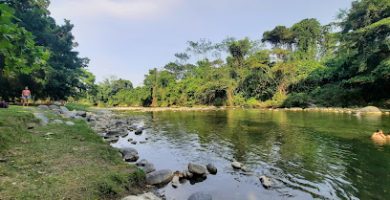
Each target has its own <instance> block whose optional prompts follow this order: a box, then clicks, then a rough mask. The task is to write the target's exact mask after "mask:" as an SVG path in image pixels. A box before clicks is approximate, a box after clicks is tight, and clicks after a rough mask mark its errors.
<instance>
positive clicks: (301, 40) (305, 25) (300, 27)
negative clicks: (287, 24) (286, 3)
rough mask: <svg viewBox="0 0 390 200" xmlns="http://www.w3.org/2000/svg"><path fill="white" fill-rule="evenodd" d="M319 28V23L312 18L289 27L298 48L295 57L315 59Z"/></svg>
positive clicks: (319, 35)
mask: <svg viewBox="0 0 390 200" xmlns="http://www.w3.org/2000/svg"><path fill="white" fill-rule="evenodd" d="M321 29H322V28H321V24H320V23H319V22H318V20H316V19H313V18H312V19H304V20H302V21H300V22H298V23H296V24H294V25H293V26H292V27H291V30H292V32H293V34H294V38H295V43H296V46H297V48H298V50H297V52H296V57H297V59H303V60H307V59H316V56H317V53H318V43H319V41H320V38H321Z"/></svg>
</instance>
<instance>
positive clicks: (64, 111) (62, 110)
mask: <svg viewBox="0 0 390 200" xmlns="http://www.w3.org/2000/svg"><path fill="white" fill-rule="evenodd" d="M60 110H61V112H62V113H66V112H69V110H68V108H67V107H65V106H60Z"/></svg>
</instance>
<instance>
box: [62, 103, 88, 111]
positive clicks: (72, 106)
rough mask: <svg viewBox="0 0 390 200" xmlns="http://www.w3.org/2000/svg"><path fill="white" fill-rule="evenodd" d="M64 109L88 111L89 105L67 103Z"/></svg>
mask: <svg viewBox="0 0 390 200" xmlns="http://www.w3.org/2000/svg"><path fill="white" fill-rule="evenodd" d="M65 107H66V108H68V109H69V110H83V111H88V109H89V107H91V105H90V104H82V103H67V104H66V105H65Z"/></svg>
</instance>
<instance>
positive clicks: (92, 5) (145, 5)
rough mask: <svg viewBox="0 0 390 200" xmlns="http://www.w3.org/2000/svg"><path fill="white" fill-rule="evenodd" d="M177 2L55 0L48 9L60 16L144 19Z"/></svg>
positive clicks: (159, 0) (169, 8)
mask: <svg viewBox="0 0 390 200" xmlns="http://www.w3.org/2000/svg"><path fill="white" fill-rule="evenodd" d="M179 3H180V0H55V1H52V5H51V6H50V10H51V12H52V14H53V15H54V16H61V17H62V16H72V17H83V18H95V17H115V18H120V19H146V18H153V17H156V16H159V15H161V14H164V13H166V12H168V11H170V10H172V9H173V8H175V7H176V6H177V5H178V4H179Z"/></svg>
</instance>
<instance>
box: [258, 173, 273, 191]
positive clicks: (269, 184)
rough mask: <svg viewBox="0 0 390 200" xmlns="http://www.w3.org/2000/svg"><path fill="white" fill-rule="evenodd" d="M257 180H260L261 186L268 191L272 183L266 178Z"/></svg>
mask: <svg viewBox="0 0 390 200" xmlns="http://www.w3.org/2000/svg"><path fill="white" fill-rule="evenodd" d="M259 179H260V182H261V184H263V187H264V188H267V189H268V188H270V187H271V186H272V181H271V179H270V178H268V177H266V176H260V177H259Z"/></svg>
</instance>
